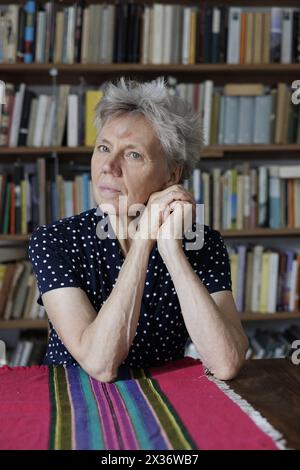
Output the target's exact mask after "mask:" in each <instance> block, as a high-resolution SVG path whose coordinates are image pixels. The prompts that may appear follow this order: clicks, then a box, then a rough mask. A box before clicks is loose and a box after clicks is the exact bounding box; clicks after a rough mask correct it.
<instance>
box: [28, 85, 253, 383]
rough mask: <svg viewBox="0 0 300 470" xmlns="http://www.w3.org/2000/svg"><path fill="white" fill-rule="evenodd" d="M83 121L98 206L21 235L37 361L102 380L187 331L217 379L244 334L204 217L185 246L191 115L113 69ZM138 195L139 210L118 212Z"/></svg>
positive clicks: (164, 351) (235, 365) (154, 358)
mask: <svg viewBox="0 0 300 470" xmlns="http://www.w3.org/2000/svg"><path fill="white" fill-rule="evenodd" d="M95 124H96V126H97V138H96V145H95V149H94V153H93V156H92V162H91V173H92V186H93V193H94V197H95V200H96V202H97V204H98V208H97V209H92V210H89V211H86V212H84V213H81V214H79V215H75V216H73V217H70V218H66V219H62V220H59V221H57V222H55V223H53V224H50V225H44V226H41V227H39V228H38V229H37V230H35V231H34V233H33V234H32V237H31V241H30V246H29V255H30V259H31V262H32V264H33V268H34V271H35V273H36V276H37V279H38V286H39V290H40V294H41V295H40V297H39V299H38V302H39V303H40V304H41V305H44V306H45V309H46V312H47V315H48V317H49V324H50V328H51V331H50V337H49V343H48V348H47V353H46V356H45V362H46V364H68V365H80V366H81V367H82V368H83V369H84V370H85V371H86V372H87V373H88V374H89V375H91V376H92V377H94V378H96V379H98V380H100V381H103V382H110V381H113V380H114V379H115V378H116V376H117V370H118V367H119V366H120V365H122V364H126V365H129V366H144V367H147V366H150V365H158V364H161V363H164V362H167V361H169V360H174V359H177V358H179V357H183V355H184V348H185V344H186V341H187V339H188V338H189V337H190V338H191V340H192V342H193V343H194V345H195V346H196V348H197V350H198V352H199V355H200V357H201V359H202V361H203V363H204V364H205V366H206V367H208V368H209V369H210V371H211V372H212V373H213V374H214V375H215V376H216V377H217V378H219V379H231V378H233V377H234V376H235V375H236V374H237V372H238V370H239V369H240V367H241V365H242V363H243V361H244V356H245V352H246V349H247V339H246V336H245V334H244V332H243V329H242V327H241V323H240V320H239V317H238V313H237V310H236V307H235V304H234V301H233V297H232V292H231V281H230V265H229V259H228V253H227V250H226V247H225V245H224V241H223V239H222V237H221V235H220V233H219V232H218V231H215V230H212V229H211V228H209V227H208V226H204V244H203V247H202V248H201V249H196V250H187V249H186V248H185V241H186V239H185V234H186V232H185V226H184V227H182V225H183V223H182V222H183V219H184V220H185V214H186V212H184V210H183V208H184V207H185V208H188V214H189V215H191V213H192V212H193V215H195V201H194V199H193V197H192V196H191V194H190V193H189V192H188V191H186V190H185V189H184V188H183V186H182V185H181V184H180V183H181V181H182V177H187V176H188V175H189V174H190V173H191V171H192V169H193V168H194V167H195V164H196V163H197V161H198V160H199V154H200V150H201V144H202V137H201V136H202V132H201V119H200V116H199V115H198V114H197V113H194V112H193V110H192V109H191V106H190V105H189V104H188V103H187V102H185V101H184V100H182V99H180V98H179V97H176V96H173V95H171V94H170V93H169V92H168V90H167V88H166V86H165V84H164V80H163V79H157V80H156V81H153V82H150V83H138V82H135V81H131V80H128V81H126V80H124V79H123V78H121V79H120V80H119V81H118V82H117V83H116V84H113V83H108V85H107V88H106V90H105V95H104V97H103V98H102V99H101V100H100V102H99V103H98V105H97V107H96V118H95ZM124 201H125V202H127V207H126V204H123V202H124ZM120 202H122V204H120ZM142 204H144V206H145V209H144V210H143V211H142V210H141V211H140V214H138V213H137V212H136V211H135V212H134V214H133V213H132V212H130V210H132V208H135V209H136V207H142V206H141V205H142ZM128 208H129V209H128ZM130 208H131V209H130ZM132 214H133V215H132ZM107 222H108V225H110V230H108V232H107V234H106V236H103V231H105V230H104V225H105V224H106V225H107ZM132 222H135V224H134V229H132ZM129 227H131V228H130V230H129ZM170 228H172V229H173V230H172V232H169V229H170ZM135 229H136V230H135ZM101 230H102V232H101ZM169 233H171V236H170V235H169ZM180 237H182V238H180Z"/></svg>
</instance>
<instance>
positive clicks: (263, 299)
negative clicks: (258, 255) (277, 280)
mask: <svg viewBox="0 0 300 470" xmlns="http://www.w3.org/2000/svg"><path fill="white" fill-rule="evenodd" d="M269 269H270V252H264V253H263V254H262V267H261V289H260V299H259V311H260V312H261V313H267V312H268V290H269Z"/></svg>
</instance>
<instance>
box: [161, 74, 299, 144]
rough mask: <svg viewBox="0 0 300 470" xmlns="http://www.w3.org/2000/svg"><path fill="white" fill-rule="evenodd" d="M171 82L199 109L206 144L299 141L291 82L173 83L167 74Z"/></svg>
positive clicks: (295, 96)
mask: <svg viewBox="0 0 300 470" xmlns="http://www.w3.org/2000/svg"><path fill="white" fill-rule="evenodd" d="M169 81H170V80H169ZM171 84H172V88H171V87H170V89H171V90H172V92H173V93H176V94H178V95H179V96H181V97H182V98H184V99H186V100H187V101H189V102H190V103H191V104H192V106H193V109H194V110H195V111H199V112H200V113H201V115H202V118H203V127H204V143H205V144H206V145H218V144H219V145H236V144H271V143H274V144H294V143H300V106H299V104H298V103H299V91H298V89H297V87H296V84H294V83H291V84H290V85H287V84H286V83H278V84H277V85H275V86H264V85H263V84H262V83H227V84H226V85H225V86H223V87H222V86H215V84H214V82H213V81H212V80H205V81H204V82H201V83H176V79H175V78H174V77H171Z"/></svg>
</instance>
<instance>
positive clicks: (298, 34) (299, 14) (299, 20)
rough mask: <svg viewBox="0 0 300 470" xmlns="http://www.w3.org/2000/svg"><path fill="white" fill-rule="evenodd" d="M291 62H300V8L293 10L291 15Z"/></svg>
mask: <svg viewBox="0 0 300 470" xmlns="http://www.w3.org/2000/svg"><path fill="white" fill-rule="evenodd" d="M292 62H293V63H296V64H298V63H300V10H295V11H294V16H293V47H292Z"/></svg>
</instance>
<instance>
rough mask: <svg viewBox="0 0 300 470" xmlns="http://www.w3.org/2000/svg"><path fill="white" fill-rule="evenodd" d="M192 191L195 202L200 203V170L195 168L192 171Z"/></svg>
mask: <svg viewBox="0 0 300 470" xmlns="http://www.w3.org/2000/svg"><path fill="white" fill-rule="evenodd" d="M193 192H194V198H195V201H196V204H200V198H201V170H200V169H199V168H195V169H194V171H193Z"/></svg>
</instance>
